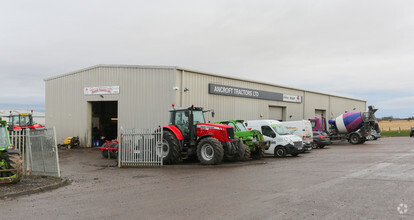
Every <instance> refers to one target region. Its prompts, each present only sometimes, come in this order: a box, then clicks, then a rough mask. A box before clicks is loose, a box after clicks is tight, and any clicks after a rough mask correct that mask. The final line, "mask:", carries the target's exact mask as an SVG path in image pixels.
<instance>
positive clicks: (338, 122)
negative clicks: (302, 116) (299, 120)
mask: <svg viewBox="0 0 414 220" xmlns="http://www.w3.org/2000/svg"><path fill="white" fill-rule="evenodd" d="M377 110H378V109H375V108H374V107H373V106H368V112H348V113H344V114H341V115H339V116H338V117H336V118H335V120H329V121H328V124H329V128H327V125H326V120H325V118H314V119H309V121H310V122H311V124H312V130H313V131H323V132H326V133H327V134H328V135H329V137H330V139H331V141H335V140H337V141H345V140H346V141H348V142H349V143H351V144H363V143H364V142H365V141H366V140H367V138H368V137H370V136H371V130H375V129H376V127H377V126H375V123H376V122H375V120H376V118H375V112H376V111H377ZM378 132H379V131H378Z"/></svg>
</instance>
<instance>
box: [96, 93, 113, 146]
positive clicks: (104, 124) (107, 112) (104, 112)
mask: <svg viewBox="0 0 414 220" xmlns="http://www.w3.org/2000/svg"><path fill="white" fill-rule="evenodd" d="M91 104H92V125H91V126H92V146H101V145H102V144H103V143H105V140H115V139H116V138H117V136H118V102H117V101H104V102H91Z"/></svg>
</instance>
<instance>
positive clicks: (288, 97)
mask: <svg viewBox="0 0 414 220" xmlns="http://www.w3.org/2000/svg"><path fill="white" fill-rule="evenodd" d="M283 101H284V102H298V103H301V102H302V96H298V95H286V94H283Z"/></svg>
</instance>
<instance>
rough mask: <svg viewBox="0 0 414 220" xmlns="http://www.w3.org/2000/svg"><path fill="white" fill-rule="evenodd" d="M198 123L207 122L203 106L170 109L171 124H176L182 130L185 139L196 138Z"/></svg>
mask: <svg viewBox="0 0 414 220" xmlns="http://www.w3.org/2000/svg"><path fill="white" fill-rule="evenodd" d="M198 123H205V119H204V112H203V108H201V107H194V106H191V107H189V108H182V109H172V110H171V111H170V125H174V126H176V127H177V128H178V129H179V130H180V131H181V133H182V135H183V137H184V140H193V139H194V138H195V135H194V134H195V131H196V126H197V124H198Z"/></svg>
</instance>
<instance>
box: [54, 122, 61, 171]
mask: <svg viewBox="0 0 414 220" xmlns="http://www.w3.org/2000/svg"><path fill="white" fill-rule="evenodd" d="M53 140H54V143H53V147H54V148H53V149H55V150H56V153H55V155H56V163H57V173H58V177H60V165H59V149H58V148H57V139H56V129H55V126H53Z"/></svg>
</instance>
